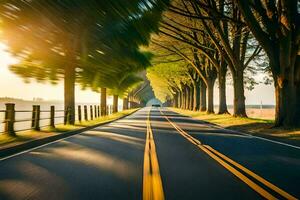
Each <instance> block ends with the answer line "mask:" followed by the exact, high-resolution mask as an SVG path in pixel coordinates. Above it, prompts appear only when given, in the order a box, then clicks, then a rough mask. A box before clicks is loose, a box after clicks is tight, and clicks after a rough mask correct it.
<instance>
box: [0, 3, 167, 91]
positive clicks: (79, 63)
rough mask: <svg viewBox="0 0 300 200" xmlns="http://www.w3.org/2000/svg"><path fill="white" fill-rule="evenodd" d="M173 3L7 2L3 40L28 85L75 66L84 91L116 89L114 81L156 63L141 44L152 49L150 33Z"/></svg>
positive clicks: (53, 77)
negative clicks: (88, 89)
mask: <svg viewBox="0 0 300 200" xmlns="http://www.w3.org/2000/svg"><path fill="white" fill-rule="evenodd" d="M167 3H168V1H164V0H153V1H145V0H131V1H130V2H129V1H127V0H114V1H103V0H100V1H99V0H73V1H70V0H32V1H14V0H5V1H2V2H1V7H0V13H1V14H0V17H1V21H2V25H1V26H2V34H1V39H2V40H4V41H5V42H6V43H7V44H8V46H9V47H10V51H11V52H12V53H13V54H14V55H16V56H17V57H19V59H20V63H19V64H17V65H14V66H12V67H11V70H12V71H13V72H15V73H16V74H18V75H20V76H21V77H23V78H24V79H25V80H26V81H29V80H30V79H31V78H34V79H36V80H38V81H51V82H52V83H56V82H57V81H58V80H60V79H61V78H63V77H64V75H65V71H66V69H68V68H74V69H75V70H76V81H77V82H79V83H80V84H82V86H83V87H84V88H86V87H91V88H92V89H94V90H97V88H99V87H100V86H103V87H112V88H115V87H116V84H115V83H114V82H113V81H112V80H115V79H119V78H120V75H121V74H122V75H123V74H124V73H125V72H126V74H129V73H135V72H137V71H140V70H142V69H145V67H146V66H148V65H149V64H150V62H149V54H147V53H144V52H141V51H140V50H139V46H140V45H146V44H147V43H148V40H149V37H150V33H151V32H153V31H154V32H155V31H157V30H158V23H159V19H160V17H161V12H162V11H163V9H164V8H165V6H166V4H167ZM123 78H124V76H123ZM120 79H122V78H120ZM118 84H119V83H118ZM122 90H124V89H122Z"/></svg>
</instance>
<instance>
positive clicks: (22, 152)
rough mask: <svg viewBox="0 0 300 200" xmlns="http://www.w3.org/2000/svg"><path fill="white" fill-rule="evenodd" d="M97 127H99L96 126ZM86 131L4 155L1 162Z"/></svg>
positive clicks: (0, 159)
mask: <svg viewBox="0 0 300 200" xmlns="http://www.w3.org/2000/svg"><path fill="white" fill-rule="evenodd" d="M128 116H130V115H128ZM128 116H126V117H128ZM126 117H125V118H126ZM109 123H113V122H109ZM100 126H101V125H100ZM95 128H98V127H95ZM95 128H93V129H95ZM93 129H90V130H93ZM90 130H87V131H90ZM84 132H86V131H83V132H80V133H78V134H74V135H70V136H67V137H64V138H61V139H58V140H55V141H52V142H49V143H46V144H42V145H40V146H37V147H33V148H31V149H27V150H24V151H21V152H19V153H15V154H13V155H10V156H6V157H3V158H0V162H1V161H4V160H8V159H10V158H13V157H16V156H19V155H22V154H25V153H28V152H31V151H34V150H37V149H40V148H42V147H45V146H48V145H50V144H54V143H57V142H60V141H63V140H65V139H68V138H71V137H74V136H77V135H80V134H82V133H84Z"/></svg>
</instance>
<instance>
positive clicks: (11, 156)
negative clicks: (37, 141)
mask: <svg viewBox="0 0 300 200" xmlns="http://www.w3.org/2000/svg"><path fill="white" fill-rule="evenodd" d="M79 134H81V133H79ZM76 135H78V134H75V135H70V136H68V137H65V138H62V139H59V140H55V141H52V142H49V143H46V144H43V145H40V146H37V147H33V148H31V149H27V150H24V151H21V152H19V153H15V154H13V155H10V156H6V157H4V158H1V159H0V162H1V161H4V160H7V159H10V158H13V157H16V156H19V155H22V154H25V153H28V152H31V151H33V150H36V149H40V148H42V147H45V146H48V145H50V144H54V143H57V142H60V141H62V140H65V139H68V138H70V137H74V136H76Z"/></svg>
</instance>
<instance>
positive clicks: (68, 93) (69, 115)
mask: <svg viewBox="0 0 300 200" xmlns="http://www.w3.org/2000/svg"><path fill="white" fill-rule="evenodd" d="M74 64H75V63H70V65H69V66H67V67H65V72H64V73H65V74H64V75H65V76H64V107H65V114H66V116H65V119H66V123H67V124H72V125H74V124H75V65H74Z"/></svg>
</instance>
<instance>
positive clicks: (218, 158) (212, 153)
mask: <svg viewBox="0 0 300 200" xmlns="http://www.w3.org/2000/svg"><path fill="white" fill-rule="evenodd" d="M159 111H160V113H161V114H162V115H163V116H164V117H165V119H166V120H167V121H168V122H169V123H170V124H171V125H172V126H173V127H174V128H175V129H176V130H177V131H178V132H179V133H180V134H181V135H182V136H183V137H185V138H186V139H188V140H189V141H190V142H191V143H193V144H194V145H196V146H197V147H198V148H200V149H201V150H202V151H204V152H205V153H206V154H208V155H209V156H210V157H211V158H213V159H214V160H216V161H217V162H218V163H219V164H221V165H222V166H223V167H225V168H226V169H227V170H228V171H230V172H231V173H233V174H234V175H235V176H236V177H238V178H239V179H240V180H242V181H243V182H244V183H246V184H247V185H248V186H249V187H251V188H252V189H253V190H255V191H256V192H257V193H259V194H260V195H262V196H263V197H265V198H266V199H277V198H276V197H274V196H273V195H272V194H270V193H269V192H267V191H266V190H265V189H263V188H262V187H260V186H259V185H257V184H256V183H254V182H253V181H251V180H250V179H249V178H247V177H246V176H245V175H243V174H242V173H241V172H239V171H238V170H236V169H235V168H233V167H232V166H230V165H229V164H228V163H230V164H232V165H234V166H235V167H237V168H238V169H240V170H242V171H243V172H245V173H246V174H248V175H249V176H251V177H253V178H254V179H256V180H257V181H259V182H260V183H262V184H263V185H265V186H267V187H268V188H269V189H272V190H273V191H275V192H277V193H278V194H280V195H281V196H283V197H284V198H286V199H291V200H296V199H297V198H295V197H294V196H292V195H290V194H289V193H287V192H285V191H284V190H282V189H280V188H279V187H277V186H275V185H274V184H272V183H270V182H269V181H267V180H265V179H264V178H262V177H261V176H259V175H257V174H255V173H254V172H252V171H250V170H249V169H247V168H245V167H243V166H242V165H240V164H238V163H237V162H235V161H233V160H232V159H230V158H229V157H227V156H225V155H223V154H221V153H220V152H218V151H217V150H215V149H213V148H212V147H210V146H208V145H203V144H201V142H200V141H199V140H197V139H195V138H194V137H192V136H191V135H189V134H188V133H187V132H185V131H184V130H182V129H181V128H180V127H179V126H178V125H177V124H175V123H173V122H172V121H171V120H170V119H169V118H168V117H167V116H166V115H164V113H163V112H162V111H161V110H159ZM221 158H222V159H223V160H222V159H221ZM224 160H225V161H227V162H228V163H226V162H225V161H224Z"/></svg>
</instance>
